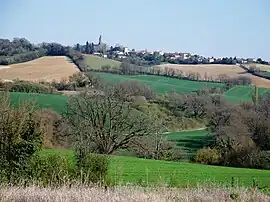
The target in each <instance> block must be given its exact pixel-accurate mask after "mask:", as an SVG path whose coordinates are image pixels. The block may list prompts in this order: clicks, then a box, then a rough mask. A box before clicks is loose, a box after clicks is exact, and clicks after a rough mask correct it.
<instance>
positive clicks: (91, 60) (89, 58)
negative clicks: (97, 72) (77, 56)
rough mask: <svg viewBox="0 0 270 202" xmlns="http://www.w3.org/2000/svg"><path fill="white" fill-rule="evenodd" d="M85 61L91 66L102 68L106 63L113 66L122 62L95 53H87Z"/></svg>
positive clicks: (117, 65)
mask: <svg viewBox="0 0 270 202" xmlns="http://www.w3.org/2000/svg"><path fill="white" fill-rule="evenodd" d="M85 62H86V64H87V65H88V67H89V68H92V69H100V68H101V67H102V66H104V65H110V66H111V67H119V66H120V64H121V62H119V61H116V60H111V59H107V58H102V57H99V56H94V55H85Z"/></svg>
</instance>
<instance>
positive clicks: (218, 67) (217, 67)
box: [155, 64, 270, 88]
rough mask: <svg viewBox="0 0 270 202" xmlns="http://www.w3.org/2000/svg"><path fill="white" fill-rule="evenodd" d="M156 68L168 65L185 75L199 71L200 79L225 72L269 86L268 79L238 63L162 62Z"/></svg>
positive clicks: (163, 67) (214, 76)
mask: <svg viewBox="0 0 270 202" xmlns="http://www.w3.org/2000/svg"><path fill="white" fill-rule="evenodd" d="M155 67H156V68H158V67H160V68H161V69H165V67H168V68H169V69H175V70H179V71H180V70H181V71H182V72H183V73H184V74H185V75H187V74H188V73H190V72H195V73H197V72H198V73H199V74H200V75H201V78H202V79H205V77H208V78H209V77H212V78H213V79H215V78H218V76H219V75H221V74H226V75H227V76H229V77H237V76H246V77H249V78H250V79H251V80H252V83H253V84H255V85H257V86H259V87H265V88H270V80H267V79H263V78H260V77H257V76H254V75H252V74H250V73H246V72H245V70H244V69H242V68H241V67H239V66H238V65H223V64H205V65H201V64H199V65H179V64H162V65H158V66H155Z"/></svg>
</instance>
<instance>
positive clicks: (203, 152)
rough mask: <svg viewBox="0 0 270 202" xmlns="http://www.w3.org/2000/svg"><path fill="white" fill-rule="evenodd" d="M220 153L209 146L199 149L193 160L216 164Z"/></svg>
mask: <svg viewBox="0 0 270 202" xmlns="http://www.w3.org/2000/svg"><path fill="white" fill-rule="evenodd" d="M220 158H221V156H220V154H219V152H218V150H216V149H211V148H210V147H207V148H203V149H199V150H198V151H197V153H196V156H195V162H197V163H201V164H209V165H216V164H218V163H219V161H220Z"/></svg>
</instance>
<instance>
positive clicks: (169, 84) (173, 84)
mask: <svg viewBox="0 0 270 202" xmlns="http://www.w3.org/2000/svg"><path fill="white" fill-rule="evenodd" d="M96 75H98V76H100V77H101V78H103V79H104V80H105V81H107V82H124V81H127V80H134V81H139V82H142V83H145V84H147V85H148V86H150V87H151V88H152V89H153V90H154V91H155V92H156V93H165V92H173V91H176V92H177V93H192V92H195V91H197V90H199V89H200V88H202V87H207V86H208V87H214V86H217V87H221V86H224V84H221V83H211V82H197V81H188V80H181V79H176V78H169V77H163V76H152V75H140V76H126V75H117V74H109V73H96Z"/></svg>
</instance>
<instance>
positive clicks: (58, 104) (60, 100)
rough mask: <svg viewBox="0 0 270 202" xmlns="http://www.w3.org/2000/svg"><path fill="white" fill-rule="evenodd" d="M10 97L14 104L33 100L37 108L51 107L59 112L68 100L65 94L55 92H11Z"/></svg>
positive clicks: (63, 109)
mask: <svg viewBox="0 0 270 202" xmlns="http://www.w3.org/2000/svg"><path fill="white" fill-rule="evenodd" d="M10 97H11V98H10V99H11V103H12V104H14V105H15V106H16V105H17V104H18V103H19V102H21V101H24V100H33V101H35V103H36V105H37V108H42V109H44V108H52V109H53V110H55V111H56V112H58V113H60V114H61V113H63V112H65V110H66V105H67V102H68V97H67V96H64V95H55V94H38V93H20V92H11V93H10Z"/></svg>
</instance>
